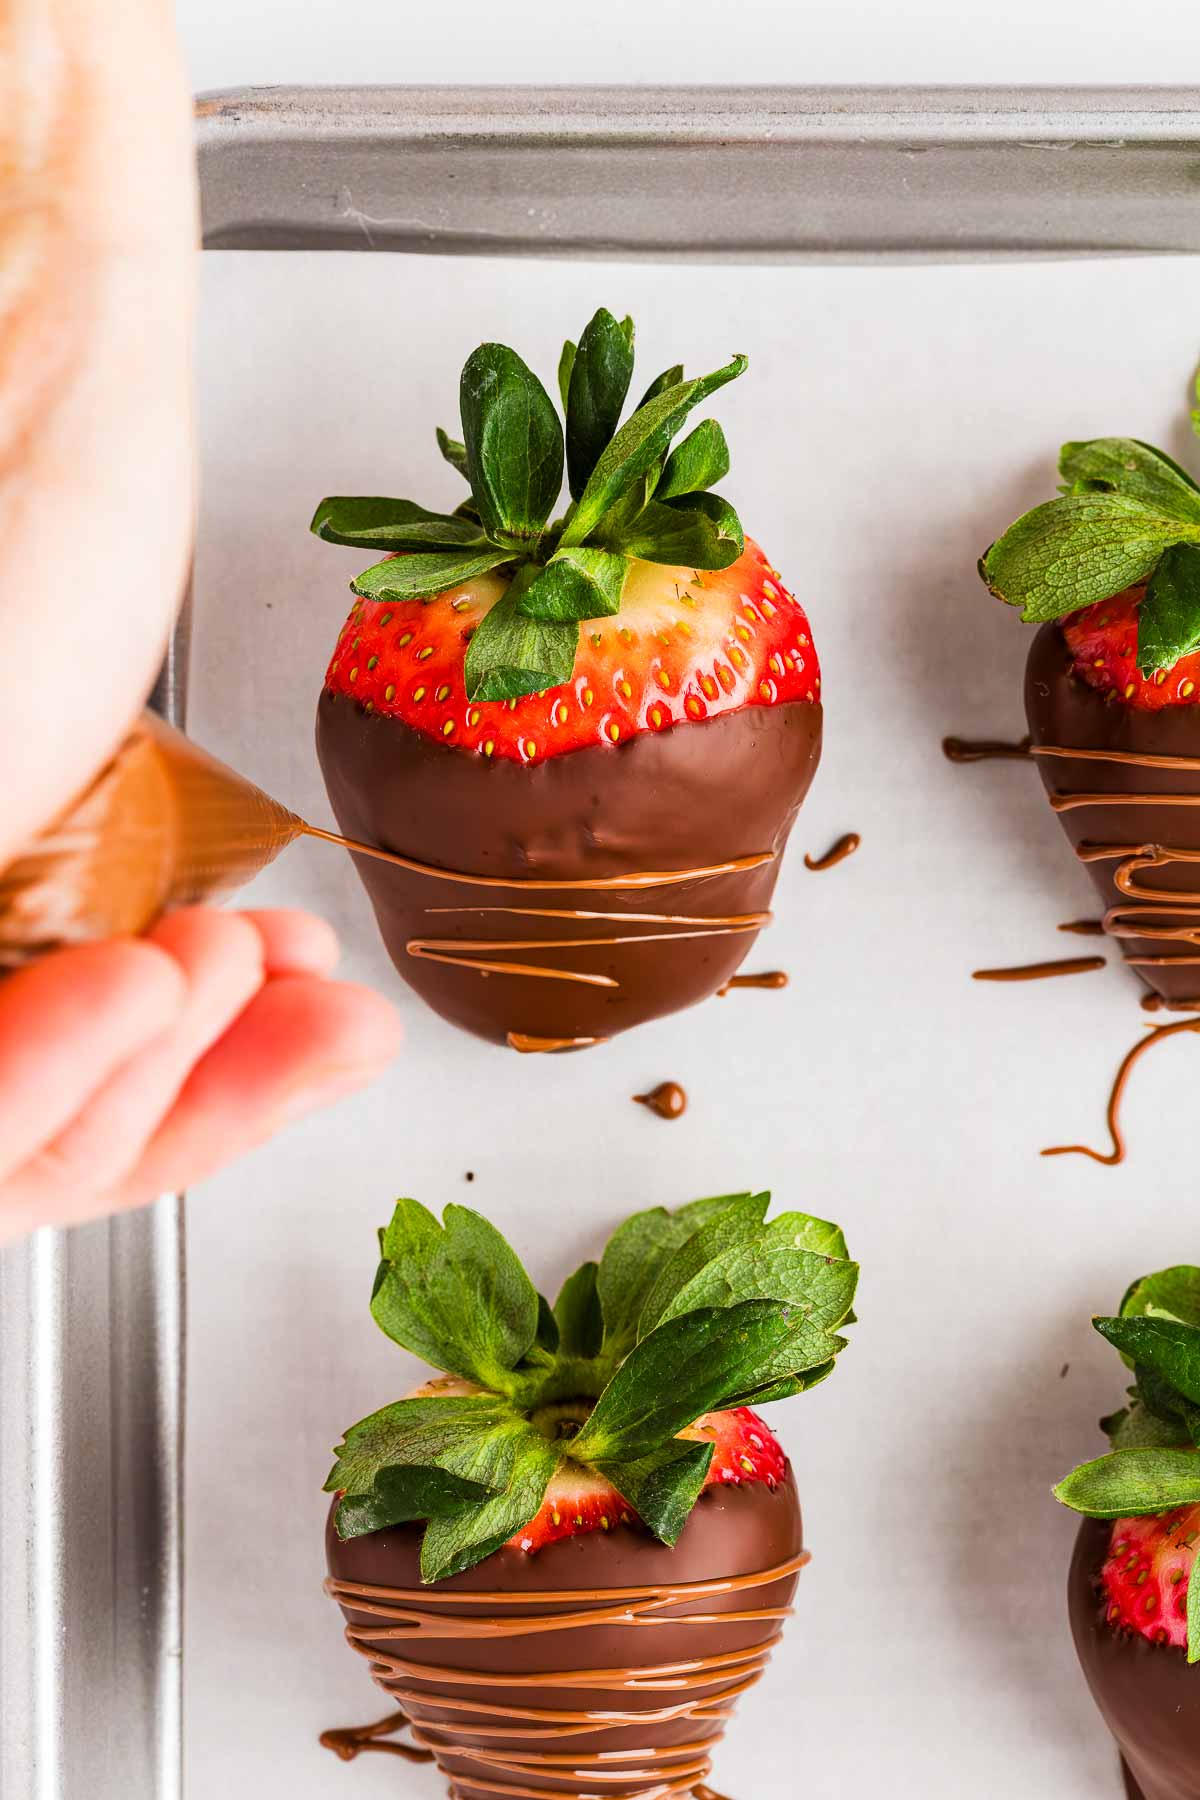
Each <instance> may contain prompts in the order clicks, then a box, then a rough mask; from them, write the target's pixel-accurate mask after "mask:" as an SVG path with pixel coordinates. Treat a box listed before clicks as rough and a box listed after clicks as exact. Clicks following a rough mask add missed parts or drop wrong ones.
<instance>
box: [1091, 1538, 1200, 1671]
mask: <svg viewBox="0 0 1200 1800" xmlns="http://www.w3.org/2000/svg"><path fill="white" fill-rule="evenodd" d="M1197 1541H1200V1504H1197V1505H1195V1506H1184V1507H1180V1508H1178V1509H1177V1510H1175V1511H1174V1512H1169V1513H1151V1514H1149V1515H1147V1516H1145V1517H1138V1518H1133V1519H1117V1520H1116V1521H1115V1522H1114V1524H1113V1528H1112V1536H1111V1539H1110V1541H1109V1549H1108V1555H1107V1557H1106V1558H1105V1560H1104V1564H1103V1567H1102V1568H1101V1570H1100V1585H1101V1588H1102V1590H1103V1593H1104V1599H1105V1607H1106V1612H1105V1616H1106V1618H1107V1620H1108V1623H1109V1624H1110V1625H1111V1626H1113V1627H1114V1628H1115V1629H1117V1630H1121V1631H1131V1632H1135V1633H1136V1634H1137V1635H1138V1636H1139V1637H1144V1638H1147V1639H1148V1640H1149V1641H1150V1642H1151V1643H1152V1644H1174V1645H1175V1646H1176V1648H1177V1649H1180V1650H1186V1648H1187V1641H1188V1628H1187V1595H1188V1582H1189V1579H1190V1577H1191V1573H1192V1564H1193V1562H1194V1561H1195V1558H1196V1544H1197Z"/></svg>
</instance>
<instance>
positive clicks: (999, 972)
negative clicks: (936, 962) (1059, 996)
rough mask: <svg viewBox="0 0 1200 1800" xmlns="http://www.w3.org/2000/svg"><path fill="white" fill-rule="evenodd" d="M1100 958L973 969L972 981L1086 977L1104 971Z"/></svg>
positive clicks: (1068, 959)
mask: <svg viewBox="0 0 1200 1800" xmlns="http://www.w3.org/2000/svg"><path fill="white" fill-rule="evenodd" d="M1107 967H1108V964H1107V962H1106V961H1105V959H1104V957H1102V956H1064V957H1059V958H1058V959H1057V961H1055V962H1038V963H1018V964H1017V965H1015V966H1014V967H1012V968H1008V969H975V970H973V971H972V975H971V980H972V981H1046V980H1049V979H1050V978H1051V977H1052V976H1055V975H1086V974H1088V973H1089V972H1090V971H1091V970H1092V969H1106V968H1107Z"/></svg>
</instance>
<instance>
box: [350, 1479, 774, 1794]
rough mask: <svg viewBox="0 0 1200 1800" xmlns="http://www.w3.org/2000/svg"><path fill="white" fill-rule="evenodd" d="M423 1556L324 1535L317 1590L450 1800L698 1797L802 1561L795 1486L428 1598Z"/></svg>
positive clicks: (567, 1546) (415, 1537)
mask: <svg viewBox="0 0 1200 1800" xmlns="http://www.w3.org/2000/svg"><path fill="white" fill-rule="evenodd" d="M420 1541H421V1530H420V1527H414V1526H398V1527H394V1528H392V1529H391V1530H388V1531H383V1532H375V1533H371V1534H369V1535H368V1536H366V1537H362V1538H355V1539H350V1540H348V1541H346V1542H345V1543H343V1542H341V1541H340V1540H338V1539H337V1537H336V1534H335V1533H334V1532H333V1529H332V1525H331V1527H330V1534H329V1537H328V1540H327V1542H328V1548H329V1559H330V1568H331V1571H332V1573H331V1578H330V1580H329V1581H328V1582H327V1583H326V1587H327V1590H328V1592H329V1593H330V1594H331V1596H332V1597H333V1598H334V1599H335V1600H336V1601H337V1602H338V1604H339V1605H340V1607H341V1609H342V1612H343V1614H344V1616H345V1619H346V1638H347V1641H348V1643H349V1644H350V1646H351V1647H352V1648H353V1649H354V1650H356V1651H357V1652H358V1653H359V1655H361V1656H362V1657H363V1658H364V1659H365V1660H366V1661H367V1663H368V1665H369V1667H370V1670H371V1673H372V1675H373V1676H374V1678H375V1680H376V1682H377V1683H378V1684H379V1685H380V1687H382V1688H383V1689H384V1690H385V1692H386V1693H387V1694H388V1695H389V1697H390V1699H391V1701H392V1703H393V1705H394V1706H397V1707H399V1709H400V1710H401V1712H402V1713H403V1715H404V1717H405V1718H406V1720H407V1722H408V1730H409V1734H410V1737H411V1741H412V1744H413V1746H414V1747H415V1748H416V1749H418V1750H426V1751H429V1752H431V1753H432V1754H433V1756H434V1757H435V1758H436V1760H437V1763H438V1766H439V1768H440V1769H441V1771H442V1773H443V1774H444V1775H445V1776H446V1778H447V1780H448V1781H449V1782H450V1783H451V1790H450V1791H451V1795H452V1796H453V1797H454V1800H495V1797H496V1796H505V1797H508V1800H521V1797H526V1796H527V1797H529V1800H549V1797H550V1796H553V1795H558V1796H560V1797H561V1800H588V1797H594V1796H595V1795H596V1794H597V1792H598V1791H602V1792H603V1793H604V1794H605V1795H606V1796H611V1800H648V1796H649V1795H654V1796H655V1797H656V1800H676V1797H678V1800H682V1797H683V1796H685V1795H695V1796H697V1800H702V1796H703V1793H704V1791H705V1785H706V1783H707V1780H708V1775H709V1769H710V1763H711V1757H712V1753H713V1750H714V1748H715V1746H716V1745H717V1743H718V1742H719V1740H720V1738H721V1737H722V1735H723V1733H724V1730H725V1727H726V1724H727V1723H728V1720H729V1718H730V1716H731V1713H732V1710H733V1705H734V1703H735V1701H736V1700H737V1698H738V1697H739V1696H740V1695H741V1694H742V1693H744V1692H745V1691H746V1690H747V1689H748V1688H750V1687H752V1686H753V1685H754V1684H755V1683H756V1682H757V1681H758V1680H759V1679H760V1677H761V1675H762V1673H763V1671H764V1669H765V1667H766V1664H767V1661H768V1658H769V1656H770V1653H771V1650H772V1648H773V1647H774V1645H775V1643H776V1642H777V1641H778V1638H779V1635H780V1632H781V1630H782V1627H783V1621H784V1620H785V1619H786V1618H787V1617H788V1615H789V1613H790V1610H791V1600H792V1595H793V1593H794V1590H795V1585H796V1580H797V1576H798V1574H799V1571H800V1569H801V1568H802V1567H803V1566H804V1564H805V1563H806V1562H807V1561H808V1555H807V1552H805V1551H804V1550H803V1549H802V1548H801V1547H800V1525H799V1514H798V1510H797V1507H796V1500H795V1489H794V1486H793V1484H792V1480H791V1476H790V1474H789V1476H788V1477H787V1479H786V1481H785V1482H784V1483H783V1484H781V1485H780V1487H779V1488H778V1489H777V1490H776V1491H775V1492H771V1490H770V1489H769V1488H767V1486H766V1485H765V1484H763V1483H751V1484H749V1485H747V1486H746V1487H736V1486H730V1487H728V1488H723V1489H719V1490H715V1489H713V1490H709V1492H708V1493H706V1494H705V1495H703V1496H702V1497H701V1499H700V1501H699V1503H698V1505H697V1507H696V1509H695V1511H694V1512H693V1514H692V1516H691V1518H690V1519H689V1520H688V1523H687V1525H686V1526H685V1527H684V1531H683V1533H682V1535H681V1537H680V1539H679V1543H678V1544H677V1545H676V1547H675V1549H674V1550H669V1549H667V1548H666V1546H664V1545H661V1544H658V1543H657V1542H655V1540H653V1539H652V1538H651V1537H650V1535H649V1533H647V1532H645V1531H644V1530H643V1529H642V1528H641V1527H640V1526H622V1527H619V1528H618V1529H616V1530H614V1531H612V1532H607V1533H605V1532H593V1533H586V1534H584V1535H583V1536H580V1537H574V1538H567V1539H563V1540H561V1541H559V1542H557V1543H554V1544H551V1545H549V1546H547V1547H546V1548H545V1549H542V1550H540V1551H538V1552H537V1553H536V1555H530V1554H527V1553H526V1552H525V1551H523V1550H521V1549H519V1548H518V1547H517V1546H516V1545H515V1544H513V1545H508V1546H506V1547H505V1548H504V1549H502V1550H500V1551H498V1552H496V1553H495V1554H494V1555H492V1556H490V1557H489V1558H487V1560H486V1561H485V1562H483V1563H481V1564H478V1565H476V1567H475V1568H473V1569H469V1570H467V1571H465V1572H464V1573H463V1574H462V1575H457V1576H453V1577H451V1578H450V1579H448V1580H446V1581H441V1582H436V1583H433V1584H432V1585H429V1586H422V1585H420V1582H419V1579H418V1570H419V1559H420ZM722 1569H723V1570H725V1571H727V1572H726V1573H715V1572H714V1571H717V1570H722ZM395 1716H396V1715H395V1714H393V1718H395ZM336 1738H337V1742H336V1743H335V1745H334V1747H335V1748H337V1747H338V1744H342V1745H345V1744H346V1743H347V1740H349V1742H350V1744H351V1745H353V1746H354V1747H355V1748H357V1747H358V1745H357V1739H358V1734H357V1733H354V1732H350V1733H348V1734H347V1733H338V1734H336ZM372 1741H373V1739H372ZM340 1753H341V1751H340V1750H339V1754H340ZM708 1791H709V1792H710V1793H711V1790H708Z"/></svg>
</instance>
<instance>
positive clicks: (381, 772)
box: [317, 690, 821, 1048]
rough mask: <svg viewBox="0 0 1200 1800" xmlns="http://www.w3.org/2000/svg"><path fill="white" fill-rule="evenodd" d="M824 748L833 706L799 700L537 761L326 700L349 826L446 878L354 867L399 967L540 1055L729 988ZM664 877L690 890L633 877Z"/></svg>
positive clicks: (489, 1033) (327, 735)
mask: <svg viewBox="0 0 1200 1800" xmlns="http://www.w3.org/2000/svg"><path fill="white" fill-rule="evenodd" d="M820 743H821V708H820V706H819V705H812V704H808V703H790V704H786V705H781V706H776V707H765V706H750V707H745V708H743V709H742V710H741V711H740V712H736V713H728V714H725V715H723V716H722V717H720V718H716V719H712V720H708V721H705V722H702V723H696V724H688V725H681V726H675V727H673V728H671V729H669V730H666V731H662V732H646V733H643V734H641V735H640V736H638V737H636V738H633V739H631V740H630V741H629V742H628V743H625V744H620V745H616V746H614V747H612V748H607V747H603V746H599V745H596V746H593V747H590V748H588V749H584V750H576V751H570V752H567V753H565V754H563V755H561V756H552V757H548V758H547V759H546V760H545V761H544V762H541V763H537V764H532V765H522V764H519V763H513V762H510V761H507V760H496V761H490V760H488V759H486V758H484V757H482V756H479V755H476V754H475V753H470V754H467V753H465V752H463V751H461V750H457V749H453V748H450V747H448V746H445V745H442V744H437V743H434V742H432V741H431V740H430V739H428V738H426V737H423V736H421V735H420V734H419V733H416V732H413V731H410V730H409V729H408V728H407V727H406V726H404V725H401V724H398V723H397V722H396V721H395V720H394V719H389V718H385V717H380V716H379V715H378V714H373V713H371V714H369V713H366V712H365V711H364V710H363V709H362V708H361V707H360V706H359V705H358V704H357V703H355V702H354V701H350V700H347V699H344V698H339V697H336V696H334V695H333V694H331V693H330V692H329V691H328V690H326V691H325V692H324V693H323V694H322V696H321V699H320V703H319V706H318V711H317V749H318V754H319V756H320V760H321V767H322V769H323V771H324V775H325V782H326V786H327V788H328V790H329V797H330V800H331V802H332V804H333V809H334V812H335V813H336V815H337V818H338V821H339V824H340V826H341V829H342V831H343V832H344V833H345V834H346V836H347V837H350V838H356V839H359V840H362V841H365V842H367V843H371V844H377V845H380V846H382V847H383V848H384V849H386V850H389V851H393V852H397V853H399V854H401V855H404V856H408V857H411V858H413V859H415V860H417V861H419V862H421V863H423V864H428V865H432V867H431V868H430V869H429V870H428V871H427V872H422V871H421V870H410V869H402V868H397V867H394V866H389V865H387V864H385V863H380V862H377V861H373V860H370V859H367V858H364V857H361V856H358V857H356V858H355V860H356V862H357V864H358V868H359V873H360V875H361V876H362V879H363V883H364V885H365V886H366V889H367V892H368V894H369V895H370V898H371V902H372V904H373V906H374V908H375V914H376V917H377V919H378V921H379V927H380V930H381V932H382V934H383V939H384V942H385V944H386V946H387V949H388V952H389V954H390V955H391V958H392V961H393V962H394V963H395V965H396V968H397V969H398V970H399V971H400V973H401V974H402V975H403V977H404V979H405V980H406V981H407V982H409V983H410V984H411V985H412V986H413V987H414V988H415V989H416V990H417V992H418V993H420V994H421V995H422V997H423V998H424V999H425V1000H427V1001H428V1003H429V1004H430V1005H431V1006H432V1007H433V1008H434V1009H435V1011H437V1012H439V1013H441V1014H442V1016H443V1017H444V1018H447V1019H450V1020H452V1021H453V1022H454V1023H455V1024H457V1025H461V1026H463V1027H465V1029H467V1030H468V1031H473V1032H476V1033H478V1034H479V1035H480V1036H482V1037H487V1038H491V1039H492V1040H493V1041H495V1042H499V1043H504V1042H506V1041H511V1039H512V1038H514V1037H515V1038H517V1039H518V1040H520V1041H521V1042H522V1047H527V1048H528V1047H546V1046H553V1045H556V1044H565V1043H567V1042H572V1043H573V1042H574V1041H576V1040H579V1041H581V1042H584V1043H588V1042H599V1041H603V1040H604V1039H606V1038H610V1037H612V1036H614V1035H615V1034H616V1033H617V1032H618V1031H624V1030H627V1029H628V1028H629V1027H630V1026H633V1025H640V1024H642V1023H644V1022H645V1021H646V1020H648V1019H653V1018H658V1017H660V1016H661V1015H662V1014H664V1013H669V1012H674V1011H675V1010H677V1009H678V1008H680V1007H683V1006H689V1005H691V1004H693V1003H694V1002H695V1001H698V1000H702V999H705V998H706V997H707V996H708V995H710V994H714V993H715V992H716V991H717V989H718V988H719V987H721V986H722V984H723V983H725V982H726V981H728V980H729V978H730V976H731V975H732V974H733V973H734V972H735V971H736V969H737V968H738V967H739V965H740V964H741V962H742V959H743V958H744V957H745V955H746V953H747V951H748V950H749V949H750V947H751V945H752V944H753V943H754V940H755V937H756V936H757V932H758V929H759V928H760V926H761V925H762V923H764V922H765V921H764V918H763V915H764V914H765V913H766V912H767V909H768V908H769V905H770V900H771V895H772V893H773V891H774V888H775V882H776V878H777V875H778V872H779V856H780V854H781V853H782V851H783V848H784V845H785V843H786V841H787V836H788V833H789V831H790V830H791V827H792V823H793V821H794V819H795V816H796V813H797V811H798V809H799V806H800V803H801V801H802V800H803V798H804V795H805V793H806V792H807V790H808V786H809V783H810V781H811V780H812V777H813V774H814V772H815V770H816V766H817V761H818V758H819V755H820ZM726 864H730V865H734V866H732V867H728V868H726V869H724V871H723V872H721V873H716V874H712V873H709V874H705V873H703V871H705V870H710V869H712V868H714V866H718V865H726ZM648 871H653V872H662V873H664V874H667V875H671V874H674V875H675V876H676V877H677V878H676V879H674V880H668V881H665V882H662V883H650V884H647V883H644V882H636V881H634V880H633V879H632V878H633V877H634V876H637V875H642V874H645V873H646V872H648ZM689 872H690V873H689ZM456 873H457V874H460V875H470V876H474V877H484V878H488V879H489V880H491V881H493V882H495V881H498V882H500V883H501V884H502V885H499V886H495V887H487V888H484V887H481V886H479V885H472V884H470V883H467V882H464V881H456V880H455V879H454V876H455V874H456ZM681 873H682V874H684V876H685V878H684V879H678V876H679V875H680V874H681ZM626 877H628V878H629V882H628V885H624V883H623V878H626ZM539 882H540V883H543V884H548V885H544V886H537V885H535V884H537V883H539ZM573 884H582V885H573ZM587 884H592V885H590V886H589V885H587ZM464 959H465V960H464ZM481 964H482V965H483V966H482V967H481V966H479V965H481Z"/></svg>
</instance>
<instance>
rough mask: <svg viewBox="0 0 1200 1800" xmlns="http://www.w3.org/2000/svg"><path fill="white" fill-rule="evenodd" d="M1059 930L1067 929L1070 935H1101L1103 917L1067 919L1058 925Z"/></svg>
mask: <svg viewBox="0 0 1200 1800" xmlns="http://www.w3.org/2000/svg"><path fill="white" fill-rule="evenodd" d="M1058 929H1059V930H1060V931H1068V932H1070V933H1071V935H1072V937H1103V936H1104V920H1103V919H1068V920H1066V922H1065V923H1064V924H1062V925H1060V926H1059V927H1058Z"/></svg>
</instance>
